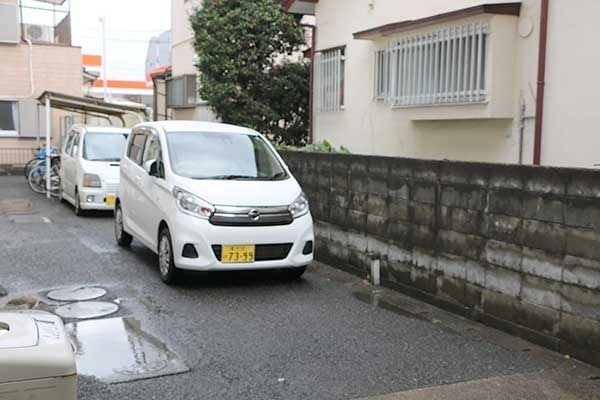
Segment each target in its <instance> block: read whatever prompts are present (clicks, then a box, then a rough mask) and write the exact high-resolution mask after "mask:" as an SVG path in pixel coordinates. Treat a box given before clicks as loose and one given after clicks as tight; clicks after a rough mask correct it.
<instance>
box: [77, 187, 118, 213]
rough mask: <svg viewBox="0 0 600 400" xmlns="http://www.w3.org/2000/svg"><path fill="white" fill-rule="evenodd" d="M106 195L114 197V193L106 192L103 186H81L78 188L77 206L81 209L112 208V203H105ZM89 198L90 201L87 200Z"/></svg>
mask: <svg viewBox="0 0 600 400" xmlns="http://www.w3.org/2000/svg"><path fill="white" fill-rule="evenodd" d="M107 196H113V197H115V196H116V194H115V193H107V191H106V190H105V189H104V188H88V187H82V188H81V189H80V190H79V201H80V204H79V206H80V208H81V209H82V210H114V208H115V206H114V204H113V205H107V204H106V197H107ZM89 198H92V201H88V199H89Z"/></svg>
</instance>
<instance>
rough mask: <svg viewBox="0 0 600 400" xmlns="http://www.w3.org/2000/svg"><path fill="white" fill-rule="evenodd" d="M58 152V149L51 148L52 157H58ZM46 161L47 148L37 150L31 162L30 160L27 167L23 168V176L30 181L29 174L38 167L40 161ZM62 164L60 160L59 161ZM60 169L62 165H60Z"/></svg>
mask: <svg viewBox="0 0 600 400" xmlns="http://www.w3.org/2000/svg"><path fill="white" fill-rule="evenodd" d="M57 154H58V151H57V150H56V147H50V156H54V155H57ZM45 160H46V148H45V147H40V148H39V149H38V150H36V151H35V152H34V154H33V158H32V159H31V160H29V161H28V162H27V164H25V167H24V168H23V174H24V175H25V179H29V173H30V172H31V170H32V169H33V168H34V167H36V166H37V165H38V164H39V163H40V161H45ZM59 162H60V160H59ZM59 167H60V165H59Z"/></svg>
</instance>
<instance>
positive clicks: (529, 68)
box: [314, 0, 594, 163]
mask: <svg viewBox="0 0 600 400" xmlns="http://www.w3.org/2000/svg"><path fill="white" fill-rule="evenodd" d="M554 1H564V0H554ZM589 1H594V0H589ZM370 3H371V4H373V7H371V6H370V5H369V4H370ZM484 3H485V4H487V3H490V2H482V1H480V0H452V1H448V0H421V1H418V2H417V1H406V2H402V5H401V6H400V5H399V4H398V1H397V0H372V1H371V0H351V1H348V0H321V1H319V2H318V3H317V4H316V8H315V14H316V20H317V27H318V31H317V47H316V48H317V50H322V49H328V48H331V47H336V46H342V45H345V46H346V70H345V76H346V83H345V107H344V109H343V110H341V111H338V112H315V135H314V138H315V141H320V140H323V139H327V140H328V141H330V142H331V143H332V144H334V145H336V146H340V145H344V146H346V147H348V148H349V149H350V151H352V152H353V153H360V154H379V155H389V156H404V157H416V158H434V159H457V160H470V161H490V162H517V161H518V157H519V118H518V115H519V103H520V101H524V102H525V104H526V107H527V112H526V113H527V115H528V116H532V115H533V114H534V109H535V100H534V96H535V88H536V79H537V50H538V41H539V31H538V27H539V14H540V3H539V0H524V1H523V2H522V9H521V17H520V18H518V17H511V16H490V15H481V16H479V17H472V18H469V19H465V20H458V21H457V22H455V23H449V24H444V25H434V26H431V27H428V28H423V29H419V30H417V31H414V32H420V31H424V32H425V31H434V30H437V29H438V28H439V27H443V26H452V25H454V24H461V23H462V22H464V21H468V20H471V19H473V18H474V19H475V20H480V19H485V18H491V19H492V22H491V32H490V38H489V40H490V48H489V49H488V55H489V58H488V60H489V61H490V62H489V64H488V77H489V78H490V79H492V80H494V79H496V81H493V82H490V83H491V84H492V86H493V87H492V89H493V92H491V93H490V97H491V99H492V100H491V101H492V102H493V104H490V105H488V106H476V105H468V106H436V107H419V108H413V109H400V108H391V107H389V106H387V105H385V104H383V101H380V100H378V101H376V100H374V99H373V96H374V93H373V87H374V65H375V64H374V53H375V49H377V48H381V47H382V46H383V45H384V43H386V42H387V40H389V39H391V38H394V37H401V36H404V35H412V34H413V33H414V32H404V33H402V34H398V35H396V36H393V37H389V38H383V39H379V40H376V41H368V40H355V39H354V38H353V36H352V34H353V33H355V32H359V31H363V30H366V29H371V28H374V27H377V26H381V25H384V24H389V23H393V22H399V21H404V20H410V19H419V18H424V17H428V16H431V15H436V14H441V13H444V12H448V11H453V10H458V9H462V8H466V7H471V6H475V5H480V4H484ZM498 3H499V2H498ZM527 21H531V22H532V23H533V31H532V32H531V34H530V35H529V36H528V37H525V38H523V37H520V36H519V33H518V25H519V23H521V24H523V25H526V24H527ZM507 51H508V53H509V54H512V55H513V56H512V57H504V56H502V57H500V56H497V55H499V54H504V53H503V52H507ZM495 55H496V56H495ZM565 62H566V61H565ZM508 70H510V71H508ZM506 72H508V73H506ZM500 75H502V76H501V77H500V78H498V76H500ZM521 99H522V100H521ZM492 108H493V109H494V110H493V111H490V110H491V109H492ZM431 118H434V119H437V120H431ZM453 118H454V119H453ZM457 118H460V119H457ZM470 118H472V119H470ZM533 127H534V121H533V119H531V118H530V119H528V120H527V121H526V124H525V134H524V150H523V154H524V161H525V162H528V163H530V162H531V161H532V158H533V156H532V154H533V144H532V143H533Z"/></svg>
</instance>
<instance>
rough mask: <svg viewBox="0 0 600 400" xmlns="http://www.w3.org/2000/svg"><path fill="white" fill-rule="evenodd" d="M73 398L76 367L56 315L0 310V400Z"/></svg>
mask: <svg viewBox="0 0 600 400" xmlns="http://www.w3.org/2000/svg"><path fill="white" fill-rule="evenodd" d="M9 399H10V400H25V399H26V400H42V399H43V400H75V399H77V370H76V367H75V356H74V354H73V350H72V347H71V343H70V342H69V339H68V337H67V334H66V333H65V328H64V325H63V323H62V321H61V319H60V318H58V317H56V316H54V315H52V314H49V313H44V312H29V313H4V312H1V313H0V400H9Z"/></svg>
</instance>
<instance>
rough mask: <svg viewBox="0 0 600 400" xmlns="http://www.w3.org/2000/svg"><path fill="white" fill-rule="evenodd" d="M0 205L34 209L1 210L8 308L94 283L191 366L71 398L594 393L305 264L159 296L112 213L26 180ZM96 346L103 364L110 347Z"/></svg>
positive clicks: (473, 328) (7, 191)
mask: <svg viewBox="0 0 600 400" xmlns="http://www.w3.org/2000/svg"><path fill="white" fill-rule="evenodd" d="M17 199H23V200H17ZM7 200H9V201H8V202H7ZM2 201H4V202H5V203H4V204H5V205H6V204H13V205H14V204H24V203H23V201H24V202H25V203H26V202H27V201H30V202H31V204H32V210H31V213H29V212H27V213H26V214H25V215H22V216H18V217H15V216H11V215H6V213H5V215H2V212H1V211H0V286H4V287H5V288H6V289H7V291H8V293H9V295H8V297H5V298H4V299H5V301H7V300H8V299H10V298H14V297H15V296H21V295H23V294H28V293H33V294H36V293H40V292H44V291H47V290H49V289H52V288H59V287H65V286H70V285H95V286H100V287H104V288H106V289H107V290H108V291H109V294H110V296H111V298H112V299H118V302H119V303H120V307H121V309H120V311H119V314H118V315H123V316H133V317H134V318H136V319H137V320H139V321H140V322H141V325H142V328H143V329H144V330H145V331H146V332H149V333H150V334H152V335H154V336H156V337H158V338H160V339H162V341H163V342H164V343H165V344H166V345H167V346H168V347H169V348H170V349H171V350H172V351H174V352H175V353H176V354H177V355H178V356H179V357H180V359H181V360H182V361H183V363H185V365H186V366H187V367H189V368H190V371H189V372H187V373H182V374H178V375H171V376H164V377H159V378H152V379H146V380H138V381H134V382H127V383H119V384H105V383H102V382H100V381H98V380H96V379H95V378H94V377H90V376H83V375H80V377H79V385H80V399H107V398H113V399H353V398H368V397H370V396H378V395H388V396H394V395H389V394H390V393H398V392H404V391H408V392H405V394H406V396H408V397H389V398H390V399H391V398H402V399H412V398H415V399H417V398H419V399H420V398H449V399H450V398H461V397H460V393H461V390H460V389H459V390H458V391H457V390H456V386H455V385H454V386H448V387H449V388H454V389H453V390H454V392H455V393H458V394H457V396H458V397H451V396H450V397H436V396H435V395H434V394H430V395H426V396H425V397H418V396H422V393H421V394H419V392H418V391H416V392H415V389H419V388H438V389H435V390H438V392H436V393H445V392H446V391H445V390H444V388H445V386H441V385H447V384H458V385H460V384H461V383H462V384H464V383H467V382H475V385H477V384H479V385H480V386H482V385H483V386H482V387H483V390H481V391H480V393H484V394H485V393H491V392H490V391H488V390H485V388H486V386H485V385H492V386H493V387H497V385H498V384H497V383H495V382H496V381H495V380H498V379H499V380H500V381H501V382H506V380H507V379H508V382H509V383H508V384H507V387H510V386H511V384H510V379H512V378H511V377H515V378H514V379H515V382H522V381H523V379H524V378H523V377H527V376H532V375H531V374H533V376H536V377H538V380H539V379H542V382H543V379H544V377H545V376H547V377H549V378H547V379H553V378H551V377H552V376H561V377H562V380H563V381H566V383H565V382H562V381H561V382H562V383H561V384H560V385H558V386H557V387H559V388H560V390H561V391H562V392H560V393H559V392H556V391H552V390H551V391H550V392H552V393H555V394H557V397H551V396H550V397H539V388H538V389H535V388H534V389H531V391H529V392H528V391H527V388H524V389H523V390H524V393H522V394H523V398H557V399H559V398H567V397H564V394H573V393H576V394H577V397H574V398H590V399H591V398H596V397H595V396H600V395H599V393H600V390H599V389H600V386H599V382H600V381H599V380H597V377H598V376H600V373H599V372H598V370H596V369H593V368H591V367H588V366H586V365H584V364H582V363H579V362H577V361H575V360H571V359H565V358H564V357H563V356H562V355H558V354H554V353H551V352H548V351H546V350H543V349H540V348H538V347H536V346H533V345H531V344H528V343H526V342H524V341H521V340H519V339H514V338H511V337H509V336H507V335H504V334H501V333H499V332H497V331H494V330H491V329H489V328H484V327H481V326H480V325H478V324H475V323H472V322H469V321H463V320H461V319H460V318H457V317H454V316H452V315H451V314H448V313H445V312H443V311H440V310H437V309H434V308H432V307H430V306H428V305H425V304H422V303H419V302H417V301H415V300H411V299H406V302H407V303H406V304H411V305H412V307H413V308H414V307H422V308H423V309H427V310H429V312H430V314H427V315H435V316H436V317H435V318H415V317H414V315H411V314H410V312H401V310H400V311H398V310H397V312H393V311H390V310H387V309H384V308H381V307H377V306H374V305H372V304H369V303H368V302H365V301H363V300H360V299H359V298H358V296H356V292H357V291H364V290H367V291H368V290H372V288H370V287H367V286H365V285H364V283H363V282H361V281H360V280H359V279H358V278H357V277H354V276H351V275H348V274H346V273H342V272H340V271H338V270H336V269H333V268H331V267H327V266H324V265H321V264H315V265H313V266H311V267H310V269H309V270H308V272H307V273H306V274H305V275H304V277H303V278H302V279H301V280H299V281H295V282H287V281H284V280H282V279H280V278H279V276H278V275H277V274H273V273H261V274H258V275H256V274H248V273H243V274H218V275H214V274H212V275H208V276H207V275H190V276H187V277H186V279H185V281H184V283H183V284H181V285H179V286H174V287H169V286H166V285H164V284H163V283H162V282H161V280H160V278H159V276H158V273H157V271H156V268H157V267H156V260H155V257H154V255H153V254H152V253H151V252H150V251H149V250H147V249H145V248H143V247H142V246H141V245H140V244H139V243H138V242H136V241H134V244H133V245H132V247H131V249H121V248H118V247H117V246H116V244H115V242H114V238H113V225H112V216H111V215H110V214H98V213H94V214H90V215H88V216H84V217H80V218H78V217H75V216H74V215H73V212H72V209H71V208H70V207H69V206H67V205H64V204H60V203H58V202H57V201H47V200H46V199H45V198H43V197H42V196H39V195H36V194H34V193H32V192H31V191H30V190H29V189H28V188H27V186H26V183H25V180H24V179H23V178H22V177H0V202H2ZM19 202H20V203H19ZM0 204H1V203H0ZM5 208H6V207H5ZM377 293H378V292H377ZM386 293H387V292H386ZM390 296H394V295H393V294H390ZM1 303H2V299H0V305H1ZM420 315H421V314H420ZM104 351H105V352H106V354H109V355H110V352H111V348H110V346H107V348H106V349H104ZM115 357H117V354H115ZM553 374H554V375H553ZM540 377H541V378H540ZM487 382H489V383H487ZM552 382H553V383H555V382H556V379H554V380H553V381H552ZM542 386H543V384H542ZM555 386H556V385H555ZM439 388H441V389H439ZM490 388H491V386H490ZM410 393H417V397H410V396H411V394H410ZM432 393H433V392H432ZM448 393H451V391H448ZM552 393H551V394H552ZM561 393H562V394H561ZM536 394H538V397H536ZM386 398H388V397H386ZM476 398H494V399H496V398H504V397H476ZM506 398H520V397H518V396H517V397H514V396H511V397H506Z"/></svg>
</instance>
